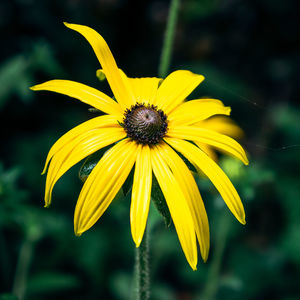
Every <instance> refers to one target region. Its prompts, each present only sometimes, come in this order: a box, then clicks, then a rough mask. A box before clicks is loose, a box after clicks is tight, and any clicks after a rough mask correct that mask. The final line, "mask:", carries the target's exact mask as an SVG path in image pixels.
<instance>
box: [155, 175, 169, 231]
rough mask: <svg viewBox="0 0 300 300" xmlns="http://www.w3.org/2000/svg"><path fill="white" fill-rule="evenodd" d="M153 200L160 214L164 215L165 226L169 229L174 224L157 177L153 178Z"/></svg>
mask: <svg viewBox="0 0 300 300" xmlns="http://www.w3.org/2000/svg"><path fill="white" fill-rule="evenodd" d="M151 198H152V200H153V202H154V204H155V207H156V208H157V210H158V212H159V213H160V214H161V215H162V217H163V218H164V221H165V225H166V226H167V227H169V226H170V225H171V222H172V218H171V215H170V211H169V208H168V205H167V203H166V200H165V197H164V195H163V193H162V191H161V189H160V186H159V184H158V182H157V179H156V178H155V177H153V178H152V191H151Z"/></svg>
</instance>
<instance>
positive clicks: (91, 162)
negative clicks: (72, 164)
mask: <svg viewBox="0 0 300 300" xmlns="http://www.w3.org/2000/svg"><path fill="white" fill-rule="evenodd" d="M104 152H105V150H104V149H101V150H99V151H97V152H95V153H93V154H91V155H90V156H88V157H87V159H86V160H85V161H84V163H83V165H82V166H81V168H80V170H79V173H78V176H79V179H80V180H81V181H82V182H85V181H86V180H87V178H88V176H89V175H90V174H91V172H92V171H93V169H94V168H95V166H96V165H97V163H98V161H99V160H100V159H101V157H102V156H103V154H104Z"/></svg>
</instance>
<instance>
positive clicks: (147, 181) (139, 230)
mask: <svg viewBox="0 0 300 300" xmlns="http://www.w3.org/2000/svg"><path fill="white" fill-rule="evenodd" d="M151 184H152V168H151V159H150V148H149V146H148V145H143V146H142V145H139V149H138V153H137V159H136V163H135V171H134V178H133V186H132V196H131V206H130V224H131V234H132V238H133V240H134V242H135V244H136V246H137V247H139V245H140V243H141V241H142V239H143V235H144V231H145V228H146V223H147V217H148V212H149V205H150V197H151Z"/></svg>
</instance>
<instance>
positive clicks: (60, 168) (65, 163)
mask: <svg viewBox="0 0 300 300" xmlns="http://www.w3.org/2000/svg"><path fill="white" fill-rule="evenodd" d="M125 136H126V133H125V131H124V130H123V128H120V127H119V128H102V129H95V130H90V131H88V132H85V133H84V134H81V135H80V136H78V137H76V138H75V139H73V140H72V141H70V142H69V143H68V144H65V146H64V147H62V148H61V149H60V150H59V151H58V152H56V153H55V155H54V156H53V158H52V160H51V163H50V165H49V170H48V174H47V179H46V189H45V206H49V205H50V203H51V195H52V190H53V187H54V185H55V183H56V182H57V181H58V180H59V178H60V177H61V176H62V175H63V174H64V173H65V172H67V171H68V170H69V169H70V168H71V167H73V166H74V165H75V164H77V163H78V162H79V161H81V160H82V159H84V158H85V157H87V156H89V155H91V154H93V153H94V152H96V151H98V150H99V149H101V148H103V147H106V146H108V145H110V144H112V143H114V142H117V141H119V140H120V139H122V138H125Z"/></svg>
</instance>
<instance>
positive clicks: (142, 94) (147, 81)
mask: <svg viewBox="0 0 300 300" xmlns="http://www.w3.org/2000/svg"><path fill="white" fill-rule="evenodd" d="M119 70H120V72H121V76H125V77H126V78H127V80H128V82H129V84H130V86H131V89H132V92H133V94H134V98H135V101H136V102H139V103H145V104H153V101H154V99H155V98H156V94H157V89H158V85H159V83H160V82H161V81H162V78H156V77H142V78H131V77H127V76H126V74H125V73H124V71H122V70H121V69H119ZM105 76H106V75H105V73H104V70H103V69H99V70H97V77H98V78H105Z"/></svg>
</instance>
